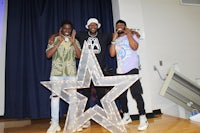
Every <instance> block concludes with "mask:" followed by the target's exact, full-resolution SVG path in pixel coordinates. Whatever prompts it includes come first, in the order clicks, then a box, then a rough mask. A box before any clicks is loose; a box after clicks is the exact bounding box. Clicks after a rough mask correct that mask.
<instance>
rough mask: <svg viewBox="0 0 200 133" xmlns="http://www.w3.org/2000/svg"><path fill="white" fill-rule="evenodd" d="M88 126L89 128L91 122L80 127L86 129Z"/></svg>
mask: <svg viewBox="0 0 200 133" xmlns="http://www.w3.org/2000/svg"><path fill="white" fill-rule="evenodd" d="M89 126H91V122H90V121H87V122H86V123H85V124H84V125H83V126H82V127H83V128H88V127H89Z"/></svg>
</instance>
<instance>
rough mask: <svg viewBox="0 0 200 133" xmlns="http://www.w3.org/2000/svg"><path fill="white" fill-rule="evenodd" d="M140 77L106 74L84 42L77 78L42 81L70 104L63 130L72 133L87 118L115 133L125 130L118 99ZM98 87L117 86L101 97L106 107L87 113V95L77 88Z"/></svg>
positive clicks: (90, 109)
mask: <svg viewBox="0 0 200 133" xmlns="http://www.w3.org/2000/svg"><path fill="white" fill-rule="evenodd" d="M138 79H139V76H138V75H122V76H121V75H120V76H104V75H103V72H102V70H101V68H100V66H99V63H98V61H97V59H96V56H95V54H94V53H93V52H92V50H91V49H90V47H89V45H88V43H87V42H86V41H85V42H84V47H83V49H82V55H81V58H80V62H79V67H78V72H77V76H76V79H75V80H65V81H64V80H63V81H41V84H42V85H44V86H45V87H46V88H48V89H49V90H50V91H52V92H53V93H55V94H56V95H58V96H59V97H60V98H61V99H63V100H64V101H65V102H67V103H68V104H69V109H68V113H67V118H66V121H65V126H64V130H63V132H64V133H72V132H75V131H76V130H77V129H79V128H80V127H81V126H82V125H83V124H84V123H86V122H87V121H88V120H90V119H93V120H94V121H96V122H97V123H99V124H100V125H102V126H103V127H104V128H106V129H107V130H109V131H110V132H112V133H119V132H120V133H126V132H127V131H126V129H125V127H124V125H123V123H122V120H121V116H120V114H119V111H118V109H117V106H116V104H115V101H114V100H115V99H116V98H117V97H119V96H120V95H121V94H122V93H123V92H124V91H126V90H127V89H128V88H129V87H130V86H131V85H132V84H134V83H135V82H136V81H137V80H138ZM91 80H92V81H93V84H94V85H95V86H114V87H113V88H112V89H111V90H110V91H109V92H108V93H107V94H106V95H105V96H104V97H103V98H102V99H101V104H102V106H103V108H101V107H100V106H98V105H95V106H93V107H92V108H89V109H88V110H86V111H85V112H84V109H85V106H86V102H87V100H88V99H87V97H85V96H83V95H82V94H80V93H78V92H77V91H76V90H77V89H83V88H89V87H90V82H91Z"/></svg>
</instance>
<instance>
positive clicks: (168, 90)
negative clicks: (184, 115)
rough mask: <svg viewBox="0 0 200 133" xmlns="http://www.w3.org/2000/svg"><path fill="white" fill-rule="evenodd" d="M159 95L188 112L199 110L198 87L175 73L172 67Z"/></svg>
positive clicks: (199, 92) (199, 89)
mask: <svg viewBox="0 0 200 133" xmlns="http://www.w3.org/2000/svg"><path fill="white" fill-rule="evenodd" d="M160 95H161V96H164V97H166V98H168V99H169V100H171V101H173V102H174V103H176V104H178V105H180V106H182V107H183V108H185V109H186V110H188V111H190V112H192V111H193V110H194V109H198V110H200V85H198V84H197V83H196V82H194V81H192V80H191V79H189V78H187V77H185V76H184V75H183V74H181V73H179V72H177V71H176V70H175V69H174V68H173V67H172V68H171V69H170V71H169V73H168V76H167V78H166V80H165V82H164V84H163V87H162V88H161V91H160Z"/></svg>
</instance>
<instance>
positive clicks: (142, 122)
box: [138, 115, 149, 131]
mask: <svg viewBox="0 0 200 133" xmlns="http://www.w3.org/2000/svg"><path fill="white" fill-rule="evenodd" d="M148 126H149V123H148V121H147V118H146V116H145V115H141V116H140V125H139V126H138V130H140V131H142V130H145V129H147V127H148Z"/></svg>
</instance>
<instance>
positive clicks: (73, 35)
mask: <svg viewBox="0 0 200 133" xmlns="http://www.w3.org/2000/svg"><path fill="white" fill-rule="evenodd" d="M75 36H76V30H74V29H73V30H72V34H71V36H70V37H69V40H70V41H71V42H72V44H74V43H75Z"/></svg>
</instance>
